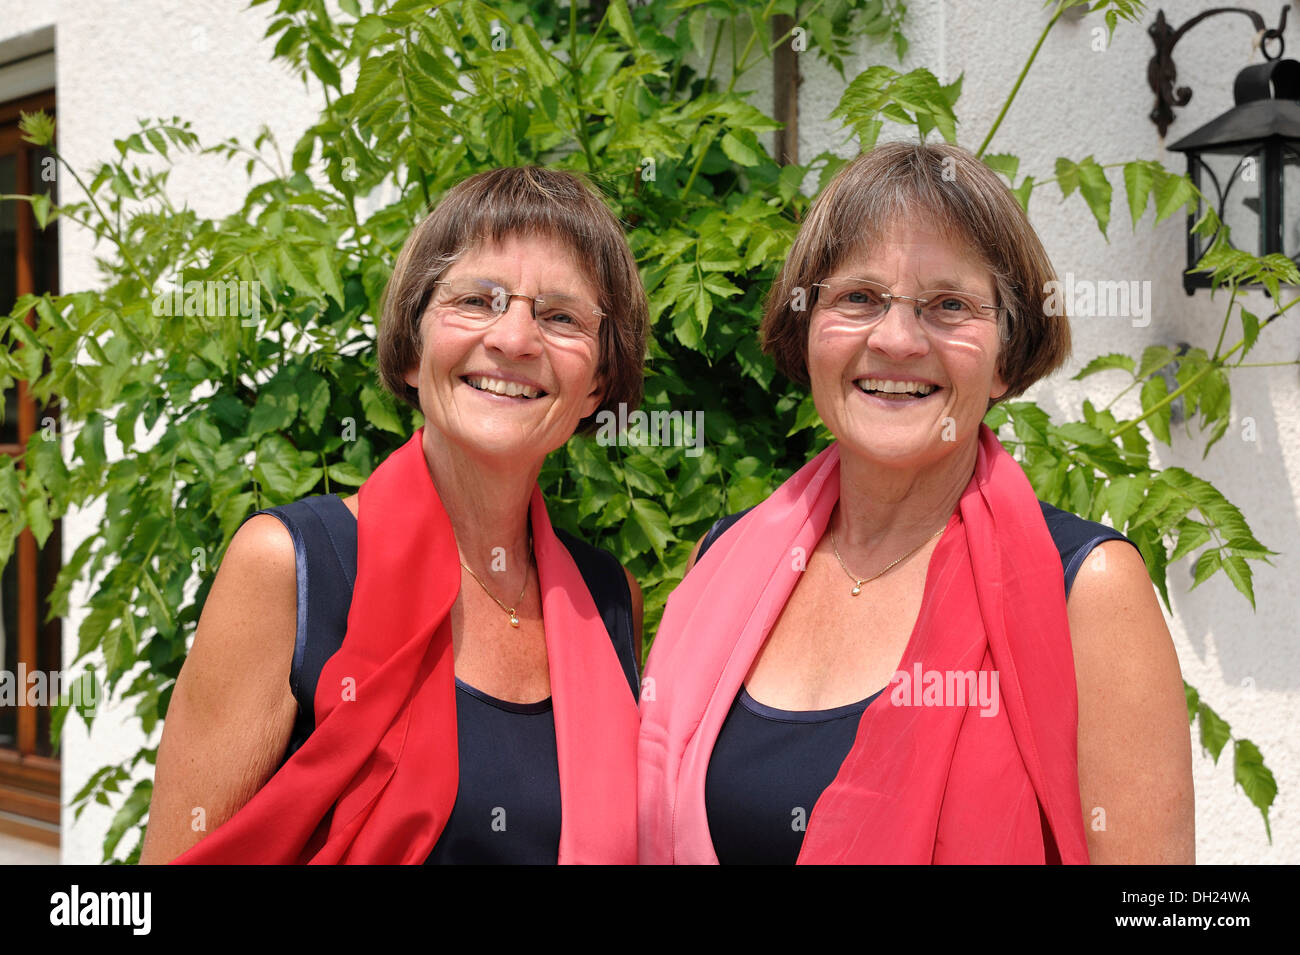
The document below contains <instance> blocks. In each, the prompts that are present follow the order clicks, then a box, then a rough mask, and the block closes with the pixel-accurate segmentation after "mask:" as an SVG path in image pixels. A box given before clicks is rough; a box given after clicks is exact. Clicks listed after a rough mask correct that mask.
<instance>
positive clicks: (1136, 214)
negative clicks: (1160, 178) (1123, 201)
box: [1124, 159, 1155, 230]
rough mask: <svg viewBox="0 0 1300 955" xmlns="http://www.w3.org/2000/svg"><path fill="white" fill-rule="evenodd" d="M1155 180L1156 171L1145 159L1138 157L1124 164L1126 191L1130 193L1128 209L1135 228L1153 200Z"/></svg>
mask: <svg viewBox="0 0 1300 955" xmlns="http://www.w3.org/2000/svg"><path fill="white" fill-rule="evenodd" d="M1154 182H1155V173H1154V172H1153V171H1152V170H1151V167H1150V165H1148V163H1147V162H1146V161H1145V160H1141V159H1138V160H1135V161H1133V162H1126V163H1125V164H1124V191H1125V193H1127V195H1128V211H1129V215H1130V216H1131V217H1132V219H1133V228H1134V230H1136V229H1137V224H1138V220H1139V219H1141V218H1142V214H1143V213H1144V212H1146V208H1147V204H1148V203H1149V202H1150V201H1151V187H1152V184H1153V183H1154Z"/></svg>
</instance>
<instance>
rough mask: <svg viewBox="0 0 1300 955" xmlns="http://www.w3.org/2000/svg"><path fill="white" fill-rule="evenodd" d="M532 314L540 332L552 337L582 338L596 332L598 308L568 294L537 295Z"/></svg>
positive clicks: (598, 322)
mask: <svg viewBox="0 0 1300 955" xmlns="http://www.w3.org/2000/svg"><path fill="white" fill-rule="evenodd" d="M535 301H536V306H535V308H534V311H533V314H534V316H535V317H536V318H537V324H538V326H539V327H540V328H541V330H542V334H544V335H550V336H552V337H554V338H565V339H567V338H583V337H591V336H594V335H595V334H596V329H597V328H598V327H599V325H600V310H599V309H597V308H596V306H595V305H592V304H591V303H590V302H586V301H583V300H582V299H580V298H574V297H572V296H569V295H539V296H538V297H537V298H536V300H535Z"/></svg>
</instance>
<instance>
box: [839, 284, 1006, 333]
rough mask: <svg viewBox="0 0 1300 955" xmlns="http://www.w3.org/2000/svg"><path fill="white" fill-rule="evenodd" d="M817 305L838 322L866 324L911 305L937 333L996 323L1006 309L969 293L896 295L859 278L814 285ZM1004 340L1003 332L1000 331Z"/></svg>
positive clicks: (937, 290) (949, 292)
mask: <svg viewBox="0 0 1300 955" xmlns="http://www.w3.org/2000/svg"><path fill="white" fill-rule="evenodd" d="M813 287H814V288H817V289H819V290H820V291H819V292H818V293H817V304H818V306H819V307H821V308H824V309H826V310H827V311H830V312H833V313H835V314H836V315H838V316H840V317H841V318H843V319H845V320H847V321H851V322H860V323H863V324H869V323H871V322H875V321H878V320H879V319H881V318H883V317H884V315H885V313H886V312H888V311H889V309H890V308H891V307H892V306H893V304H894V301H895V300H896V299H903V300H905V301H908V302H914V303H915V304H914V306H913V308H914V309H915V312H916V315H917V317H918V318H920V319H922V320H923V321H924V322H925V323H926V324H927V325H928V326H929V327H931V328H933V329H936V330H938V331H953V330H954V329H958V328H962V327H963V326H969V325H972V324H973V323H975V322H980V321H996V320H997V318H998V315H999V313H1001V312H1004V311H1005V312H1009V311H1010V310H1009V309H1008V308H1007V306H1005V305H990V304H988V303H986V302H981V301H980V300H979V299H978V298H976V297H975V296H973V295H971V294H970V293H968V292H958V291H951V290H948V289H936V290H934V291H931V292H922V293H921V294H920V295H917V296H912V295H895V294H894V293H893V292H891V291H889V289H888V288H886V287H885V286H883V285H881V284H880V283H879V282H872V281H870V280H868V279H859V278H851V277H850V278H831V279H827V280H826V281H824V282H814V283H813ZM1003 333H1004V337H1005V329H1003Z"/></svg>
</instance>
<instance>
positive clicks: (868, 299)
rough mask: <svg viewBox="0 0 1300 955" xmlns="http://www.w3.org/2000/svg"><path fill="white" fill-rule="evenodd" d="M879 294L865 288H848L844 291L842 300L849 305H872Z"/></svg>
mask: <svg viewBox="0 0 1300 955" xmlns="http://www.w3.org/2000/svg"><path fill="white" fill-rule="evenodd" d="M878 298H879V296H877V295H874V294H873V293H871V292H870V291H867V290H866V289H850V290H849V291H848V292H845V293H844V299H843V300H844V301H845V302H847V303H848V304H850V305H872V304H874V303H875V302H876V301H877V300H878Z"/></svg>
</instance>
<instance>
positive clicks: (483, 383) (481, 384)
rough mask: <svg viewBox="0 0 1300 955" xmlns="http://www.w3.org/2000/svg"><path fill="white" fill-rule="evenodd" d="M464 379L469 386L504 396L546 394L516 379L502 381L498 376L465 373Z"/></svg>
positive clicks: (536, 396) (527, 396) (537, 396)
mask: <svg viewBox="0 0 1300 955" xmlns="http://www.w3.org/2000/svg"><path fill="white" fill-rule="evenodd" d="M464 381H465V383H466V384H467V385H469V386H470V387H471V388H477V389H478V390H479V391H486V392H489V393H490V394H494V395H502V396H504V397H506V398H539V397H541V396H542V395H544V394H546V392H544V391H539V390H538V389H536V388H530V387H528V386H527V385H521V384H520V383H519V382H517V381H502V380H501V379H500V378H488V377H487V376H485V375H466V376H465V379H464Z"/></svg>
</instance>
